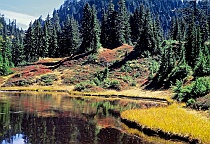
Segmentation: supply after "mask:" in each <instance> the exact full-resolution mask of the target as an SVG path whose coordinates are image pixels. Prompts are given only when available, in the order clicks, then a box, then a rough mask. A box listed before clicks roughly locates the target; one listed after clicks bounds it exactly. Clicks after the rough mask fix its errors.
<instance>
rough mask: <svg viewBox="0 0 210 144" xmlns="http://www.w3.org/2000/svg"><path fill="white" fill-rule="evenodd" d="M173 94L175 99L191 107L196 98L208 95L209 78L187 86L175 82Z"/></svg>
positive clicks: (209, 88) (202, 78) (203, 78)
mask: <svg viewBox="0 0 210 144" xmlns="http://www.w3.org/2000/svg"><path fill="white" fill-rule="evenodd" d="M174 92H176V95H175V96H174V98H175V99H177V100H178V101H183V102H187V105H188V106H189V105H192V104H194V103H195V100H196V99H197V98H199V97H203V96H205V95H207V94H209V92H210V77H201V78H198V79H196V80H195V81H194V82H192V83H191V84H190V85H187V86H183V83H182V81H179V80H177V82H176V86H175V87H174Z"/></svg>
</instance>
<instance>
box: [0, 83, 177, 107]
mask: <svg viewBox="0 0 210 144" xmlns="http://www.w3.org/2000/svg"><path fill="white" fill-rule="evenodd" d="M0 92H58V93H59V92H64V93H67V94H68V95H71V96H85V97H100V98H120V99H132V100H143V101H151V102H158V103H165V104H167V105H171V104H172V103H173V102H172V101H170V100H168V99H166V98H158V97H148V96H147V97H146V96H138V95H127V94H126V95H125V94H121V93H120V92H118V93H116V94H114V93H109V94H108V93H107V92H78V91H73V89H71V88H70V90H67V89H62V88H55V87H0Z"/></svg>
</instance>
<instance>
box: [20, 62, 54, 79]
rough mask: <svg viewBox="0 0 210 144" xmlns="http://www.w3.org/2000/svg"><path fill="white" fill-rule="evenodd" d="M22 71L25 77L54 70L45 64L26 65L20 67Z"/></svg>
mask: <svg viewBox="0 0 210 144" xmlns="http://www.w3.org/2000/svg"><path fill="white" fill-rule="evenodd" d="M20 71H21V74H22V77H24V78H27V77H32V76H38V75H42V74H46V73H49V72H52V70H50V69H48V68H47V67H45V66H43V65H32V66H26V67H23V68H22V69H20Z"/></svg>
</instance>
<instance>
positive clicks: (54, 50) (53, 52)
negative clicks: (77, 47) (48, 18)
mask: <svg viewBox="0 0 210 144" xmlns="http://www.w3.org/2000/svg"><path fill="white" fill-rule="evenodd" d="M52 31H53V32H52V36H51V39H50V40H51V41H50V47H49V57H59V49H58V48H59V47H58V36H57V30H56V29H55V27H53V30H52Z"/></svg>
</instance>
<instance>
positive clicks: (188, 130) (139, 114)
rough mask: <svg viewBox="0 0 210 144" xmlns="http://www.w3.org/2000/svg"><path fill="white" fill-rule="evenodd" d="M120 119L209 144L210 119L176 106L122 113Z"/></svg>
mask: <svg viewBox="0 0 210 144" xmlns="http://www.w3.org/2000/svg"><path fill="white" fill-rule="evenodd" d="M121 116H122V118H124V119H128V120H130V121H135V122H136V123H139V124H140V125H143V126H147V127H149V128H152V129H161V130H163V131H165V132H171V133H174V134H180V135H183V136H189V137H190V138H193V139H199V140H201V142H202V143H207V144H208V143H210V119H209V118H207V117H204V116H202V115H200V114H198V113H197V112H195V111H192V110H187V109H184V108H182V107H181V106H180V105H178V104H173V105H171V106H168V107H159V108H150V109H135V110H127V111H124V112H122V114H121Z"/></svg>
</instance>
